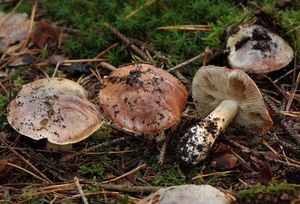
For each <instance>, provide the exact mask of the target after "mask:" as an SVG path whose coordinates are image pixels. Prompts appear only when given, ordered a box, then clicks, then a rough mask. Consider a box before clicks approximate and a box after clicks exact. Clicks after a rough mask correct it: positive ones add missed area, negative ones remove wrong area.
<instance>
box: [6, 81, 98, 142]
mask: <svg viewBox="0 0 300 204" xmlns="http://www.w3.org/2000/svg"><path fill="white" fill-rule="evenodd" d="M7 119H8V122H9V123H10V125H11V126H12V127H13V128H14V129H15V130H16V131H18V132H19V133H21V134H22V135H25V136H27V137H30V138H32V139H34V140H39V139H43V138H47V140H48V141H49V142H50V143H52V144H56V145H68V144H72V143H76V142H79V141H81V140H83V139H85V138H87V137H88V136H90V135H91V134H92V133H93V132H94V131H96V130H97V129H98V128H99V127H100V126H101V124H102V116H101V115H100V113H99V112H98V110H97V108H96V107H95V105H94V104H92V103H91V102H89V101H88V99H87V92H86V91H85V90H84V88H83V87H82V86H80V85H79V84H77V83H76V82H73V81H71V80H68V79H62V78H45V79H40V80H37V81H34V82H32V83H28V84H26V85H24V86H23V87H22V89H21V90H20V91H19V93H18V95H17V96H16V98H15V99H14V100H12V101H11V103H10V104H9V106H8V116H7Z"/></svg>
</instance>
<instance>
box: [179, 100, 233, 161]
mask: <svg viewBox="0 0 300 204" xmlns="http://www.w3.org/2000/svg"><path fill="white" fill-rule="evenodd" d="M238 111H239V105H238V103H237V102H236V101H234V100H224V101H222V102H221V103H220V104H219V105H218V106H217V108H216V109H215V110H214V111H213V112H211V113H210V114H209V115H208V116H207V117H206V118H205V119H204V120H202V121H201V122H199V123H198V124H196V125H194V126H192V127H191V128H189V130H188V132H187V133H185V135H184V136H183V137H182V138H181V140H180V142H179V145H178V154H179V157H180V159H181V160H182V161H183V162H185V163H187V164H193V165H195V164H197V163H198V162H200V161H202V160H204V159H206V158H207V156H208V153H209V150H210V148H211V147H212V145H213V144H214V142H215V140H216V138H217V137H218V135H219V134H220V133H221V132H222V131H223V130H224V129H225V128H226V127H227V126H228V124H229V123H230V122H231V121H232V120H233V118H234V117H235V116H236V115H237V113H238Z"/></svg>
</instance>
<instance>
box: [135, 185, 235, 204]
mask: <svg viewBox="0 0 300 204" xmlns="http://www.w3.org/2000/svg"><path fill="white" fill-rule="evenodd" d="M231 202H232V197H230V196H228V195H226V194H225V193H223V192H222V191H220V190H218V189H216V188H214V187H212V186H210V185H181V186H174V187H169V188H163V189H160V190H158V191H157V192H155V193H153V194H151V195H150V196H148V197H146V198H144V199H143V200H141V201H139V202H138V203H137V204H229V203H231Z"/></svg>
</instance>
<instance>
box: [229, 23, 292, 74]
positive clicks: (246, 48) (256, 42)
mask: <svg viewBox="0 0 300 204" xmlns="http://www.w3.org/2000/svg"><path fill="white" fill-rule="evenodd" d="M237 30H238V31H237V32H235V33H233V34H231V36H230V37H229V38H228V39H227V43H226V48H227V50H228V51H229V55H228V63H229V65H230V67H231V68H233V69H241V70H243V71H245V72H249V73H268V72H272V71H275V70H278V69H281V68H283V67H285V66H287V65H288V64H289V63H290V62H291V61H292V59H293V57H294V51H293V49H292V48H291V47H290V46H289V45H288V44H287V43H286V42H285V41H284V40H283V39H282V38H281V37H280V36H278V35H277V34H275V33H274V32H272V31H270V30H268V29H266V28H264V27H263V26H261V25H257V24H252V25H248V24H246V23H245V24H241V25H239V27H238V29H237Z"/></svg>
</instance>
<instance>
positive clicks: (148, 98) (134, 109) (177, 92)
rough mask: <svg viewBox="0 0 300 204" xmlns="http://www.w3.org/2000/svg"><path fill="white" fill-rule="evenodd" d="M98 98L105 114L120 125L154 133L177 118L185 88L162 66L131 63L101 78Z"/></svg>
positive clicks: (181, 106)
mask: <svg viewBox="0 0 300 204" xmlns="http://www.w3.org/2000/svg"><path fill="white" fill-rule="evenodd" d="M99 98H100V103H101V104H102V107H103V109H104V111H105V113H106V114H107V116H108V117H109V118H110V119H111V120H112V121H113V122H114V123H115V124H116V125H117V126H119V127H120V128H122V129H124V130H126V131H129V132H134V133H137V134H143V133H150V134H154V133H159V132H161V131H163V130H165V129H167V128H170V127H171V126H173V125H174V124H175V123H177V122H178V121H179V119H180V116H181V113H182V111H183V109H184V106H185V103H186V100H187V91H186V89H185V87H184V86H183V84H182V83H181V82H180V81H179V80H178V79H177V78H175V77H174V76H173V75H171V74H169V73H168V72H166V71H164V70H162V69H158V68H156V67H154V66H152V65H149V64H132V65H127V66H124V67H121V68H118V69H116V70H114V71H112V72H111V74H110V75H109V76H108V77H107V78H105V79H104V84H103V87H102V88H101V90H100V93H99Z"/></svg>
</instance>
